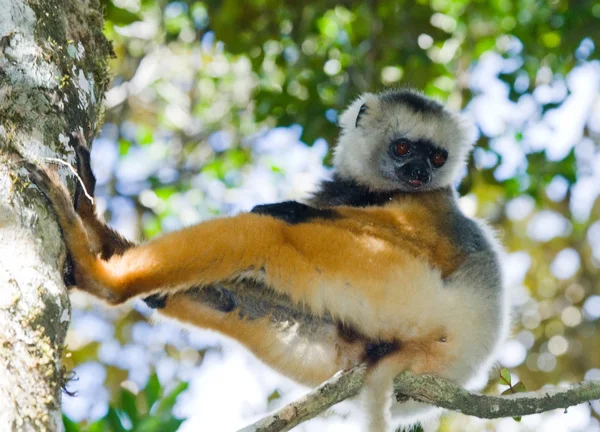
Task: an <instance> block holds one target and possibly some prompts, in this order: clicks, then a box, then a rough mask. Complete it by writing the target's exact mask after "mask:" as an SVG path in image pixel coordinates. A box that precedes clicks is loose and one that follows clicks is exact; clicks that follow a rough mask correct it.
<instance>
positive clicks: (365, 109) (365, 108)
mask: <svg viewBox="0 0 600 432" xmlns="http://www.w3.org/2000/svg"><path fill="white" fill-rule="evenodd" d="M366 112H367V104H366V103H364V104H362V105H361V106H360V109H359V110H358V115H357V116H356V123H355V125H354V127H358V122H359V121H360V118H361V117H362V115H363V114H364V113H366Z"/></svg>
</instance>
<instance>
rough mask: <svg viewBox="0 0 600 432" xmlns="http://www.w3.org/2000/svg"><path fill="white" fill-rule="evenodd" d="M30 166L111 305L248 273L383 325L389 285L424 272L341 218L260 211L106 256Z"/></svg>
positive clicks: (90, 278)
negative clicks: (291, 219)
mask: <svg viewBox="0 0 600 432" xmlns="http://www.w3.org/2000/svg"><path fill="white" fill-rule="evenodd" d="M27 168H28V169H29V170H30V171H31V176H32V179H33V180H34V181H35V183H37V184H38V186H39V187H40V189H42V191H43V192H44V193H45V194H46V196H47V197H48V198H49V200H50V202H51V203H52V206H53V207H54V210H55V211H56V213H57V216H58V221H59V223H60V225H61V227H62V229H63V232H64V236H65V242H66V244H67V248H68V250H69V252H70V253H71V256H72V257H73V261H74V266H75V276H76V281H77V286H78V288H80V289H83V290H85V291H88V292H89V293H91V294H93V295H95V296H97V297H100V298H101V299H104V300H106V301H108V302H110V303H113V304H118V303H122V302H125V301H127V300H128V299H130V298H132V297H135V296H140V295H148V294H153V293H156V292H169V291H171V292H174V291H180V290H182V289H186V288H189V287H192V286H202V285H211V284H218V283H220V282H223V281H228V280H233V279H236V278H240V277H250V278H254V279H257V280H261V281H263V282H264V283H265V284H266V285H267V286H270V287H272V288H273V289H274V290H276V291H279V292H281V293H283V294H286V295H288V296H289V297H290V299H291V300H292V301H293V302H295V303H299V304H304V305H306V306H308V307H309V309H310V310H311V311H312V313H314V314H316V315H318V314H320V313H322V312H323V311H325V310H329V311H331V312H333V313H335V314H337V315H338V317H339V318H340V319H342V320H345V319H348V320H350V321H351V322H352V321H354V320H355V319H357V318H358V319H360V320H361V321H362V322H363V323H372V325H373V326H377V322H378V321H379V320H380V319H381V318H380V317H378V316H377V314H378V311H380V310H381V309H382V308H386V309H387V315H389V316H391V315H392V314H393V311H392V309H393V307H394V305H393V304H391V303H390V300H392V299H395V298H397V297H398V296H391V294H392V291H391V290H390V284H394V285H393V286H398V280H397V277H398V275H399V274H401V272H404V274H405V275H407V276H410V277H412V274H413V273H415V272H417V271H420V270H415V268H416V269H421V268H425V267H424V266H423V265H421V266H419V263H418V262H417V260H415V259H414V258H412V256H411V255H410V254H409V253H407V252H405V251H403V250H402V249H401V248H396V247H387V246H385V245H383V246H382V245H381V244H380V242H378V240H377V239H376V238H371V237H369V234H368V232H360V233H353V232H351V231H350V230H348V227H347V225H344V222H343V220H342V222H340V221H339V220H335V219H334V220H332V221H328V220H325V219H315V220H314V221H312V222H307V223H301V224H296V225H291V224H287V223H285V222H283V221H281V220H279V219H275V218H273V217H270V216H263V215H258V214H241V215H239V216H236V217H232V218H224V219H216V220H211V221H208V222H205V223H202V224H199V225H196V226H193V227H190V228H187V229H184V230H181V231H179V232H174V233H170V234H166V235H164V236H162V237H160V238H157V239H155V240H153V241H151V242H149V243H146V244H143V245H140V246H136V247H133V248H130V249H128V250H126V251H125V252H124V253H123V254H122V255H113V256H112V257H111V258H109V259H108V260H102V259H99V258H98V257H97V256H96V254H94V253H93V251H91V250H90V248H89V245H88V240H87V233H86V230H85V226H84V225H83V223H82V222H81V219H80V218H79V217H78V215H77V214H76V213H75V212H74V210H73V208H72V206H71V204H70V200H69V199H67V197H68V194H66V191H65V189H64V188H63V187H62V186H61V185H60V184H59V183H58V182H57V180H56V178H55V176H52V175H48V173H47V172H46V171H45V170H44V169H41V168H38V167H36V166H33V165H32V164H29V165H28V166H27ZM390 263H393V265H390ZM392 271H393V274H390V272H392ZM411 272H412V273H411ZM418 277H419V274H418V273H415V278H418ZM386 327H389V326H386ZM377 337H383V338H387V337H389V335H377Z"/></svg>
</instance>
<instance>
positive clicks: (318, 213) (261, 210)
mask: <svg viewBox="0 0 600 432" xmlns="http://www.w3.org/2000/svg"><path fill="white" fill-rule="evenodd" d="M251 213H256V214H260V215H267V216H272V217H274V218H275V219H281V220H282V221H284V222H286V223H288V224H291V225H296V224H301V223H306V222H309V221H311V220H312V219H335V218H336V217H337V213H336V211H335V210H331V209H318V208H315V207H310V206H307V205H306V204H302V203H299V202H296V201H284V202H280V203H275V204H263V205H258V206H256V207H254V208H253V209H252V210H251Z"/></svg>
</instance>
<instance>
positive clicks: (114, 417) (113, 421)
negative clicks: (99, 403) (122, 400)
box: [104, 407, 127, 432]
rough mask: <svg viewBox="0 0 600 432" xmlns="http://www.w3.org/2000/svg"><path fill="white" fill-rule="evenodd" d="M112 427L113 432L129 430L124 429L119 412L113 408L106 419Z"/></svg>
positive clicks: (109, 409) (110, 408) (109, 410)
mask: <svg viewBox="0 0 600 432" xmlns="http://www.w3.org/2000/svg"><path fill="white" fill-rule="evenodd" d="M104 418H105V419H106V421H107V423H108V424H109V426H110V430H111V432H127V429H125V428H124V427H123V424H122V423H121V419H120V418H119V414H117V410H116V409H114V408H113V407H109V408H108V413H107V414H106V416H105V417H104Z"/></svg>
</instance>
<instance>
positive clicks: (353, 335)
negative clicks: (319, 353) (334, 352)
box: [337, 321, 365, 343]
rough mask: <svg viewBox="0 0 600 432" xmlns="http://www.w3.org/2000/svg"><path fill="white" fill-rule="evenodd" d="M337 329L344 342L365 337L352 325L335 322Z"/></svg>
mask: <svg viewBox="0 0 600 432" xmlns="http://www.w3.org/2000/svg"><path fill="white" fill-rule="evenodd" d="M337 329H338V335H339V336H340V337H341V338H342V339H344V340H345V341H346V342H350V343H352V342H356V341H357V340H360V339H365V337H364V336H363V335H361V334H360V333H359V332H358V330H356V329H355V328H354V327H352V326H350V325H348V324H344V323H341V322H339V321H338V322H337Z"/></svg>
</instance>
